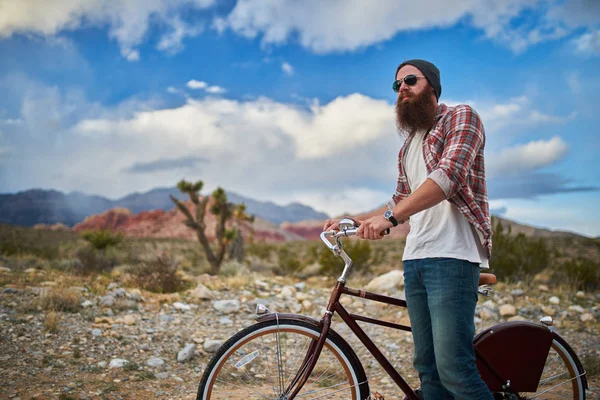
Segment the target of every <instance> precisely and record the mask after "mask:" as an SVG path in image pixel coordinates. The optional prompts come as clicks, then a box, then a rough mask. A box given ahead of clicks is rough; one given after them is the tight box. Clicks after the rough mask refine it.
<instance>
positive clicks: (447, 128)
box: [389, 104, 492, 256]
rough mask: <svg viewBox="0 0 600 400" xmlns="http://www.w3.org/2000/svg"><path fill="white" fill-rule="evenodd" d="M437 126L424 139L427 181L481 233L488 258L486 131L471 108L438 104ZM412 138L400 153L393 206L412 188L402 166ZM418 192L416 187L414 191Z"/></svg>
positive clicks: (490, 247)
mask: <svg viewBox="0 0 600 400" xmlns="http://www.w3.org/2000/svg"><path fill="white" fill-rule="evenodd" d="M435 121H436V122H435V125H434V126H433V128H432V129H431V130H430V131H429V133H428V134H427V135H426V136H425V139H424V140H423V155H424V157H425V164H426V165H427V173H428V178H430V179H432V180H433V181H434V182H435V183H437V184H438V185H439V186H440V188H442V190H443V191H444V193H445V194H446V199H447V200H448V201H449V202H450V203H452V204H454V205H455V206H456V207H457V208H458V209H459V210H460V212H461V213H462V214H463V215H464V216H465V217H466V218H467V221H469V223H471V224H472V225H473V226H474V227H475V228H476V229H477V232H478V233H479V236H480V239H481V242H482V244H483V245H484V247H487V249H488V256H489V255H490V254H491V250H492V221H491V217H490V210H489V205H488V199H487V189H486V184H485V167H484V159H483V149H484V147H485V131H484V129H483V124H482V122H481V120H480V119H479V115H477V113H476V112H475V110H473V109H472V108H471V107H470V106H468V105H464V104H462V105H459V106H456V107H448V106H446V105H445V104H440V105H438V109H437V114H436V117H435ZM409 142H410V139H408V140H406V141H405V142H404V145H403V146H402V148H401V149H400V153H399V154H398V172H399V174H398V186H397V187H396V193H394V195H393V196H392V202H393V203H392V202H390V203H389V204H390V205H391V206H393V205H394V204H397V203H398V202H399V201H400V200H402V199H404V198H406V197H408V195H409V194H410V193H411V188H410V187H409V185H408V179H407V177H406V172H405V171H404V166H403V157H404V155H405V152H406V149H407V148H408V144H409ZM415 189H416V188H415Z"/></svg>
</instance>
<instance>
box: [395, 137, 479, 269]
mask: <svg viewBox="0 0 600 400" xmlns="http://www.w3.org/2000/svg"><path fill="white" fill-rule="evenodd" d="M425 133H426V132H425V131H421V132H417V133H416V134H415V136H414V137H413V138H412V139H411V142H410V143H409V146H408V149H407V150H406V153H405V156H404V160H403V163H404V170H405V171H406V177H407V178H408V184H409V186H410V188H411V191H413V192H414V191H415V190H417V188H418V187H419V186H421V185H422V184H423V182H425V180H426V179H427V175H428V173H427V166H426V165H425V157H424V155H423V138H424V136H425ZM409 223H410V231H409V233H408V236H407V238H406V247H405V248H404V255H403V257H402V260H414V259H421V258H432V257H448V258H456V259H459V260H467V261H470V262H473V263H477V264H480V267H481V268H489V263H488V259H487V253H486V251H485V249H484V247H483V245H482V244H481V240H479V235H477V232H476V230H475V228H474V227H473V226H472V225H471V224H470V223H469V222H468V221H467V219H466V218H465V216H464V215H462V214H461V212H460V211H459V210H458V208H456V207H455V206H454V205H452V204H451V203H450V202H449V201H448V200H443V201H442V202H441V203H438V204H437V205H435V206H433V207H431V208H428V209H426V210H423V211H421V212H419V213H417V214H414V215H413V216H411V217H410V219H409Z"/></svg>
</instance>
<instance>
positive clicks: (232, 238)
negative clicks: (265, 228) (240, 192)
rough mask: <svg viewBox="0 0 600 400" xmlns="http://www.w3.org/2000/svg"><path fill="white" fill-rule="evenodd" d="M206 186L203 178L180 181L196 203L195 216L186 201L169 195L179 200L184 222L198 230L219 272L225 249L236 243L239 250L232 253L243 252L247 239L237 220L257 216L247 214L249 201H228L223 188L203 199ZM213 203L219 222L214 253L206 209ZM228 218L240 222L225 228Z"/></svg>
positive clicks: (201, 241)
mask: <svg viewBox="0 0 600 400" xmlns="http://www.w3.org/2000/svg"><path fill="white" fill-rule="evenodd" d="M202 186H204V182H202V181H198V182H196V183H191V182H187V181H185V180H181V181H179V183H178V184H177V188H178V189H179V190H180V191H181V192H182V193H184V194H187V195H188V196H189V197H190V200H191V201H192V203H194V205H195V207H196V213H195V215H192V213H191V212H190V210H188V208H187V207H186V206H185V204H184V203H183V202H181V201H179V200H178V199H176V198H175V197H173V196H171V195H169V197H170V198H171V201H173V203H175V205H176V206H177V208H178V209H179V211H181V212H182V213H183V214H184V215H185V216H186V220H185V222H184V223H185V224H186V225H187V226H188V227H190V228H191V229H194V230H195V231H196V236H197V237H198V241H199V242H200V244H201V245H202V248H203V249H204V252H205V253H206V258H207V259H208V262H209V264H210V266H211V273H212V274H213V275H216V274H218V273H219V269H220V268H221V264H222V263H223V260H224V258H225V252H226V251H227V248H228V247H229V246H230V245H231V244H232V243H233V244H235V247H237V249H235V251H234V252H231V253H230V254H233V253H237V254H239V252H240V251H241V254H243V241H242V236H241V233H240V231H239V229H238V227H237V222H239V221H250V222H252V221H254V216H249V215H248V214H247V213H246V205H245V204H233V203H229V202H227V194H226V193H225V191H224V190H223V189H221V188H217V189H216V190H215V191H214V192H213V193H212V195H211V196H204V197H203V198H202V199H200V191H201V190H202ZM211 198H212V201H211ZM209 203H210V212H211V213H213V214H214V215H215V216H216V217H217V225H216V227H215V236H216V239H217V240H216V243H217V249H216V253H215V252H213V249H212V248H211V247H210V244H209V242H208V239H207V237H206V233H205V229H206V224H205V220H204V217H205V215H206V210H207V208H208V207H209ZM228 220H233V221H235V222H236V224H235V225H234V227H233V228H232V229H226V228H225V224H226V222H227V221H228ZM240 246H242V249H240V248H239V247H240Z"/></svg>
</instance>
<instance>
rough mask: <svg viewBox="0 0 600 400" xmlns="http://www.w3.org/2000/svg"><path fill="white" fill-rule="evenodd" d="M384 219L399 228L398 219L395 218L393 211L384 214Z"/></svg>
mask: <svg viewBox="0 0 600 400" xmlns="http://www.w3.org/2000/svg"><path fill="white" fill-rule="evenodd" d="M383 218H385V219H387V220H388V221H390V222H391V223H392V224H394V226H398V221H397V220H396V218H394V213H393V212H392V210H387V211H386V212H385V214H383Z"/></svg>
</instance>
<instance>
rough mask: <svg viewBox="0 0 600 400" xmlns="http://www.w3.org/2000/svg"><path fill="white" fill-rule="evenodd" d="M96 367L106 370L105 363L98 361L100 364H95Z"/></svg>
mask: <svg viewBox="0 0 600 400" xmlns="http://www.w3.org/2000/svg"><path fill="white" fill-rule="evenodd" d="M96 365H98V367H99V368H106V361H100V362H99V363H98V364H96Z"/></svg>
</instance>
